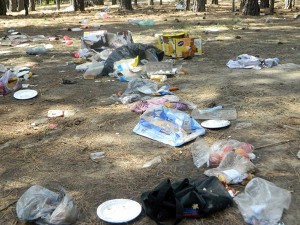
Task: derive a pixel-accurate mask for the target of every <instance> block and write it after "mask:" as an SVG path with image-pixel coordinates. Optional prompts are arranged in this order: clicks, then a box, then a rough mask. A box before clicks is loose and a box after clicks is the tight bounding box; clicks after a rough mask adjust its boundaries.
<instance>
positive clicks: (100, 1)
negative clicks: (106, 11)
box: [93, 0, 104, 5]
mask: <svg viewBox="0 0 300 225" xmlns="http://www.w3.org/2000/svg"><path fill="white" fill-rule="evenodd" d="M93 3H94V4H95V5H104V0H93Z"/></svg>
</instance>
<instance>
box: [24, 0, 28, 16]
mask: <svg viewBox="0 0 300 225" xmlns="http://www.w3.org/2000/svg"><path fill="white" fill-rule="evenodd" d="M28 8H29V0H24V9H25V16H28Z"/></svg>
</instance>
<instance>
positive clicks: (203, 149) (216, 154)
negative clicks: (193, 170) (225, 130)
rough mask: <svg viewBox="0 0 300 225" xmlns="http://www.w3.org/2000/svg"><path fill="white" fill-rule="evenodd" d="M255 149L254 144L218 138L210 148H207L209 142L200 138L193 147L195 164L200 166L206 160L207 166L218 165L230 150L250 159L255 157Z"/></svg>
mask: <svg viewBox="0 0 300 225" xmlns="http://www.w3.org/2000/svg"><path fill="white" fill-rule="evenodd" d="M253 150H254V147H253V145H251V144H248V143H245V142H239V141H237V140H233V139H228V140H226V139H222V140H218V141H216V142H215V143H213V145H211V146H210V148H209V149H208V148H207V143H206V142H205V141H204V140H202V139H200V140H197V141H196V142H195V143H194V144H193V145H192V148H191V151H192V153H193V152H194V155H195V160H194V162H195V161H197V164H196V163H195V165H196V167H198V168H199V167H201V166H203V165H204V164H205V162H206V163H207V166H218V165H219V164H220V163H221V161H222V159H223V158H224V157H225V155H226V154H227V153H228V152H235V153H236V154H239V155H242V156H243V157H246V158H248V159H254V158H255V155H254V154H253V153H252V152H253ZM193 157H194V156H193Z"/></svg>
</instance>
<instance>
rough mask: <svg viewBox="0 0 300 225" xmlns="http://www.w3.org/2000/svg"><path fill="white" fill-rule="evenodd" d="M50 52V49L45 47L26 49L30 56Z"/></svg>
mask: <svg viewBox="0 0 300 225" xmlns="http://www.w3.org/2000/svg"><path fill="white" fill-rule="evenodd" d="M47 51H48V49H47V48H46V47H45V46H44V45H40V46H35V47H30V48H27V49H26V53H27V54H28V55H41V54H45V53H46V52H47Z"/></svg>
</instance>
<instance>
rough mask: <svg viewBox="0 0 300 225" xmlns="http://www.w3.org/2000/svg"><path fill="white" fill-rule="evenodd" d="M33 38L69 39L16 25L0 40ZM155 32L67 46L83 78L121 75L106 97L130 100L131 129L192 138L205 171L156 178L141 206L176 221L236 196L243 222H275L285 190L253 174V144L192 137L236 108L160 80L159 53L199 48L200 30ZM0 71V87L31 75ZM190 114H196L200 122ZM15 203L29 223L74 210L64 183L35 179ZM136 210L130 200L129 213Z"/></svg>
mask: <svg viewBox="0 0 300 225" xmlns="http://www.w3.org/2000/svg"><path fill="white" fill-rule="evenodd" d="M184 7H185V5H183V3H182V2H181V3H180V4H178V5H177V9H183V8H184ZM97 16H99V17H101V18H103V19H108V18H109V16H108V14H107V13H106V12H99V13H97ZM128 22H129V23H132V24H137V25H139V26H153V25H154V22H153V21H152V20H138V19H132V20H129V21H128ZM82 25H83V26H82V27H81V28H78V29H75V28H74V29H71V30H72V31H81V30H83V29H88V28H91V26H89V25H88V21H83V23H82ZM37 39H40V40H45V39H48V40H50V41H54V40H59V39H62V40H63V42H64V43H66V44H67V45H71V44H73V41H72V40H71V38H69V37H68V36H64V37H59V36H55V37H50V38H46V37H44V36H38V37H37V36H35V37H29V36H26V35H22V34H20V33H18V32H17V33H16V31H10V35H8V36H7V37H5V38H4V39H2V40H1V44H5V43H8V44H10V45H11V44H20V43H25V42H28V41H30V40H37ZM158 39H159V43H160V44H159V46H158V47H156V46H153V45H149V44H142V43H134V42H133V38H132V33H131V32H130V31H122V32H117V33H110V32H108V31H107V30H96V31H85V32H83V36H82V38H81V46H80V49H79V50H78V51H76V52H75V53H74V58H75V59H74V60H73V63H74V64H78V65H77V66H76V71H78V72H82V73H83V78H84V79H95V78H96V77H99V76H111V77H116V78H118V79H119V80H120V81H121V82H128V83H127V88H126V89H125V90H124V91H120V92H118V93H117V94H114V95H112V96H111V97H110V98H111V99H113V100H114V101H117V102H120V103H122V104H130V106H129V108H130V110H131V111H133V112H136V113H139V114H141V115H140V118H139V121H138V123H137V124H136V126H135V127H134V128H133V132H134V133H135V134H138V135H141V136H144V137H147V138H150V139H152V140H155V141H158V142H161V143H164V144H167V145H170V146H174V147H179V146H182V145H184V144H186V143H189V142H191V141H193V140H196V141H195V142H194V143H193V144H192V145H191V153H192V158H193V162H194V164H195V166H196V167H197V168H200V167H202V166H203V165H206V166H207V169H206V170H205V171H204V175H206V176H207V177H206V178H204V179H195V180H189V179H184V180H182V181H175V182H173V183H171V181H170V180H166V181H163V182H162V183H160V184H159V185H158V186H157V187H156V188H155V189H154V190H149V191H147V192H145V193H143V194H142V195H141V199H142V207H143V209H144V211H145V213H146V214H147V215H148V216H149V217H150V218H151V219H153V220H155V221H156V222H157V223H160V222H163V221H165V220H168V219H174V220H176V223H178V222H180V221H181V220H182V219H183V218H184V217H189V218H202V217H204V216H207V215H210V214H212V213H214V212H217V211H220V210H223V209H225V208H227V207H228V206H231V205H232V203H233V202H236V204H237V205H238V207H239V210H240V211H241V213H242V215H243V217H244V219H245V221H246V222H247V223H249V224H255V225H263V224H271V225H273V224H274V225H275V224H277V222H278V221H279V220H280V218H281V215H282V213H283V210H284V209H288V207H289V205H290V202H291V193H290V192H289V191H287V190H284V189H281V188H279V187H277V186H275V185H274V184H272V183H270V182H268V181H266V180H264V179H261V178H254V175H253V173H254V172H255V169H256V166H255V164H254V160H255V158H256V156H255V154H254V152H255V151H254V150H255V148H254V146H253V145H251V144H249V143H245V142H240V141H237V140H233V139H224V140H218V141H216V142H215V143H213V144H212V145H211V146H209V144H208V143H207V142H206V141H205V140H204V138H202V137H200V136H203V135H205V133H206V130H205V129H221V128H227V127H229V126H230V123H231V122H230V121H231V120H235V119H237V112H236V110H235V109H233V108H224V107H223V106H222V105H212V106H211V107H208V108H204V109H202V108H201V109H199V108H197V106H196V105H195V104H193V103H192V102H189V101H186V100H184V99H181V98H180V97H178V96H176V95H175V94H174V93H173V92H174V91H176V90H177V89H178V88H177V87H172V86H170V85H169V84H166V83H165V82H166V81H167V80H168V79H169V78H170V77H173V76H176V73H177V71H178V70H180V69H181V68H180V66H177V67H176V66H175V64H174V60H170V59H168V60H164V56H165V55H167V56H171V57H174V58H188V57H193V56H196V55H200V54H201V53H202V47H201V38H200V37H194V38H191V37H190V36H189V34H188V33H185V32H183V33H178V34H161V35H158ZM174 43H175V45H173V44H174ZM48 48H49V46H45V45H39V46H33V47H30V48H28V49H27V50H26V53H27V54H28V55H40V54H44V53H46V52H47V49H48ZM167 49H168V50H167ZM73 63H67V65H70V64H73ZM278 64H279V59H277V58H274V59H259V58H257V57H254V56H250V55H247V54H243V55H240V56H238V57H237V59H236V60H230V61H229V62H228V63H227V66H228V67H229V68H253V69H260V68H263V67H272V66H277V65H278ZM0 72H1V73H2V76H1V78H0V94H1V95H6V94H8V93H10V92H12V91H17V90H19V89H21V88H22V84H21V82H22V80H28V79H29V78H30V77H31V76H32V73H31V72H30V68H28V67H21V68H18V67H15V68H13V69H8V68H6V67H5V66H3V65H0ZM10 83H13V84H14V85H13V86H12V85H10ZM62 116H64V111H62V110H50V111H49V112H48V117H50V118H53V117H62ZM198 120H203V121H202V122H201V123H200V122H198ZM104 157H105V153H104V152H95V153H92V154H91V155H90V158H91V159H92V160H93V161H95V162H97V161H98V160H100V159H102V158H104ZM161 161H162V159H161V157H160V156H157V157H155V158H154V159H152V160H150V161H149V162H146V163H145V164H144V165H143V168H149V167H151V166H152V165H154V164H158V163H161ZM232 184H242V185H246V187H245V192H244V193H239V191H236V190H235V189H233V188H232V187H231V186H230V185H232ZM123 200H124V199H123ZM118 202H119V201H118ZM121 202H123V201H121ZM126 204H128V202H127V203H126ZM130 204H131V203H130ZM138 206H140V205H139V204H138ZM99 207H100V206H99ZM103 207H104V206H101V207H100V208H98V209H99V210H97V213H98V216H99V217H100V218H102V219H103V220H105V221H107V222H128V221H130V220H132V219H134V218H135V217H134V218H130V219H127V220H124V221H112V220H110V219H108V218H106V217H105V216H104V214H103V213H102V211H101V210H103ZM118 207H119V206H118ZM118 207H116V208H118ZM16 210H17V216H18V218H19V219H20V220H22V221H28V222H35V223H37V224H61V225H62V224H72V223H74V222H75V221H76V220H77V217H78V209H77V206H76V205H75V202H74V200H73V198H72V197H71V196H69V195H68V194H66V193H65V191H61V193H59V194H57V193H54V192H52V191H50V190H48V189H46V188H43V187H41V186H38V185H34V186H32V187H31V188H29V189H28V190H27V191H26V192H25V193H24V194H23V195H22V196H21V198H20V199H19V201H18V202H17V207H16ZM101 213H102V214H101ZM139 213H140V209H139V207H138V208H137V213H136V215H135V216H138V215H139ZM125 214H126V213H124V215H125Z"/></svg>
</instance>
